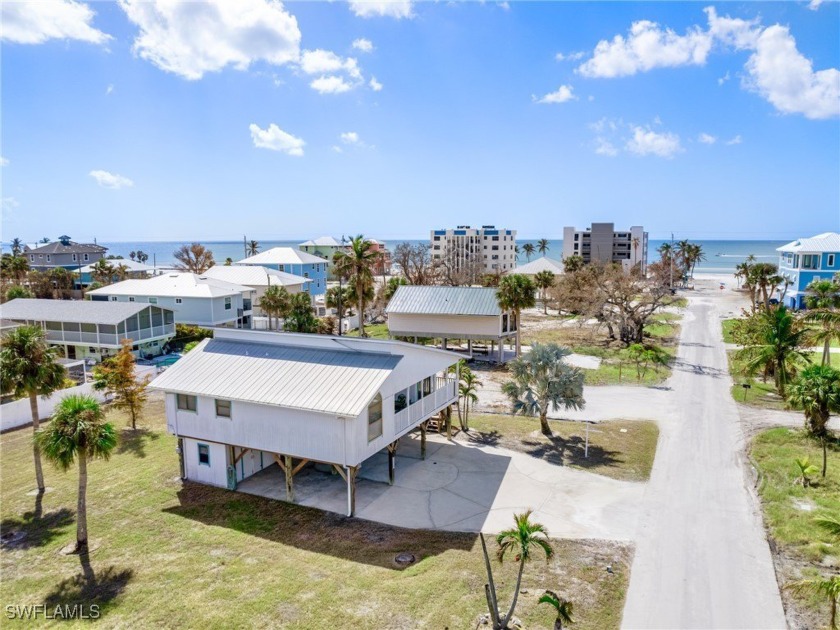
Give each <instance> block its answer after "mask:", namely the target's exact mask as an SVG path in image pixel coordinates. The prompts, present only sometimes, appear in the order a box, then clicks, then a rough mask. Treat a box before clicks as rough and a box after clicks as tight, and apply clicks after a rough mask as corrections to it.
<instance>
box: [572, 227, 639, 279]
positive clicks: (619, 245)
mask: <svg viewBox="0 0 840 630" xmlns="http://www.w3.org/2000/svg"><path fill="white" fill-rule="evenodd" d="M614 228H615V226H614V225H613V224H612V223H593V224H592V227H590V228H587V229H586V230H583V231H580V230H576V229H575V228H573V227H564V228H563V260H565V259H566V258H568V257H569V256H580V257H581V258H583V262H584V263H590V262H592V261H599V262H619V263H621V265H622V267H624V269H632V268H633V267H635V266H636V265H639V266H641V271H642V273H644V272H645V271H646V270H647V254H648V233H647V232H645V229H644V228H643V227H641V226H638V225H637V226H633V227H631V228H630V229H629V230H626V231H618V232H617V231H615V229H614Z"/></svg>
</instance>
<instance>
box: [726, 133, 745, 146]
mask: <svg viewBox="0 0 840 630" xmlns="http://www.w3.org/2000/svg"><path fill="white" fill-rule="evenodd" d="M741 142H743V140H741V136H740V135H737V136H735V137H734V138H732V139H731V140H727V141H726V144H727V145H729V146H732V145H733V144H741Z"/></svg>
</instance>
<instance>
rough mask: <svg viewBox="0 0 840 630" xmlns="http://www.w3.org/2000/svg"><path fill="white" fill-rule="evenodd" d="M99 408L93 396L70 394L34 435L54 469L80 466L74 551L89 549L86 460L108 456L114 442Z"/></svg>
mask: <svg viewBox="0 0 840 630" xmlns="http://www.w3.org/2000/svg"><path fill="white" fill-rule="evenodd" d="M104 418H105V414H104V413H103V411H102V407H100V406H99V403H98V402H97V400H96V399H95V398H94V397H93V396H85V395H72V396H67V397H66V398H64V399H62V400H61V402H60V403H59V404H58V406H57V407H56V409H55V412H54V413H53V419H52V422H50V424H49V425H47V427H46V428H45V429H43V430H40V431H38V432H37V433H36V434H35V442H36V444H37V445H38V447H39V448H40V449H41V450H42V451H43V453H44V456H45V457H46V458H47V459H48V460H49V461H51V462H52V463H53V464H55V466H56V467H57V468H60V469H61V470H63V471H67V470H69V468H70V466H72V465H73V463H78V466H79V497H78V506H77V509H76V547H75V550H74V551H75V553H79V554H85V553H87V551H88V530H87V481H88V479H87V463H88V461H90V460H93V459H100V458H101V459H106V460H107V459H108V458H109V457H110V456H111V451H113V450H114V447H115V446H116V445H117V432H116V431H115V430H114V427H113V425H111V424H110V423H108V422H105V421H104Z"/></svg>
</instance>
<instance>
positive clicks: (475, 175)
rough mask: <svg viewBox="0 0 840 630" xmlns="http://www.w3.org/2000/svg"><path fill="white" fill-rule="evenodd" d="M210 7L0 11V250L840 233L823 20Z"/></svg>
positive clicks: (839, 49)
mask: <svg viewBox="0 0 840 630" xmlns="http://www.w3.org/2000/svg"><path fill="white" fill-rule="evenodd" d="M220 6H221V8H218V7H216V6H214V5H212V4H199V3H189V4H186V5H183V4H180V5H179V3H174V2H166V1H163V0H160V1H157V2H145V3H142V4H141V3H138V2H134V1H129V0H125V1H124V2H121V3H119V4H117V3H113V4H111V3H105V2H96V3H91V4H90V5H85V4H84V3H81V2H71V1H70V0H49V1H46V0H45V1H44V2H42V3H26V4H24V3H20V4H17V3H8V2H4V4H3V6H2V11H3V26H2V39H3V41H2V61H1V62H0V63H2V66H0V70H1V71H2V130H3V135H2V147H1V148H0V155H2V161H3V166H2V169H0V175H2V189H3V190H2V197H3V222H2V230H3V233H2V237H3V240H9V239H10V238H12V237H14V236H20V237H21V238H23V239H24V240H35V239H37V238H40V237H41V236H49V237H51V238H55V237H56V236H57V235H59V234H62V233H68V234H70V235H72V236H73V238H75V239H77V240H84V241H87V240H91V239H93V238H94V237H96V238H98V239H99V240H101V241H130V240H180V239H196V240H224V239H231V240H235V239H238V238H241V237H242V235H243V234H247V235H248V236H249V238H251V237H253V238H257V239H259V240H274V239H302V238H309V237H317V236H320V235H323V234H333V235H340V234H350V233H359V232H362V233H365V234H367V235H370V236H373V237H380V238H385V239H389V238H395V237H404V238H412V237H423V236H425V235H426V234H428V230H429V229H432V228H435V227H445V226H453V225H455V224H465V223H466V224H473V225H475V224H487V223H495V224H496V225H499V226H502V225H503V226H505V227H510V228H514V229H517V230H518V231H519V233H520V235H521V236H523V237H542V236H546V237H549V238H552V237H555V238H556V237H560V236H561V235H562V229H563V226H564V225H577V226H580V227H582V226H585V225H588V224H589V223H590V222H592V221H602V220H607V221H614V222H615V223H617V224H619V225H628V224H633V225H636V224H642V225H644V226H646V227H647V228H648V230H649V231H650V232H651V235H652V236H653V237H657V236H663V235H666V234H668V233H670V232H671V231H675V232H677V233H678V234H680V235H682V236H683V237H690V238H712V237H720V238H733V239H745V238H771V239H785V238H788V237H790V238H794V237H796V236H802V235H808V234H813V233H817V232H822V231H826V230H838V229H840V122H838V113H840V71H838V70H837V66H838V59H840V35H838V33H839V32H840V31H838V29H837V24H838V23H840V5H838V3H836V2H824V3H814V2H812V3H811V4H810V5H809V3H808V2H790V3H772V4H765V3H753V2H748V3H747V2H745V3H737V2H730V3H719V4H713V3H696V2H695V3H685V4H678V3H631V2H623V3H608V4H595V3H547V2H541V3H524V2H510V3H508V4H504V3H502V4H498V3H490V2H487V3H478V2H474V3H460V4H459V3H445V2H439V3H417V2H415V3H411V2H405V1H403V2H393V3H382V2H369V3H364V2H362V3H359V2H356V3H352V2H351V3H349V4H348V3H345V2H331V3H318V2H306V3H285V4H282V5H281V4H280V3H278V2H272V1H270V0H240V1H239V2H237V3H227V4H225V3H222V4H221V5H220ZM232 7H235V8H232ZM357 40H364V41H361V42H360V41H357ZM354 42H355V45H354ZM558 53H559V54H560V55H558ZM559 57H561V58H559Z"/></svg>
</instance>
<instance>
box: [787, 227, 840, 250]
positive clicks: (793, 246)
mask: <svg viewBox="0 0 840 630" xmlns="http://www.w3.org/2000/svg"><path fill="white" fill-rule="evenodd" d="M776 251H777V252H805V253H806V254H807V253H809V252H813V253H822V252H829V253H830V252H840V234H838V233H837V232H824V233H823V234H817V235H816V236H812V237H811V238H800V239H798V240H796V241H793V242H791V243H788V244H787V245H782V246H781V247H779V248H777V249H776Z"/></svg>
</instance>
